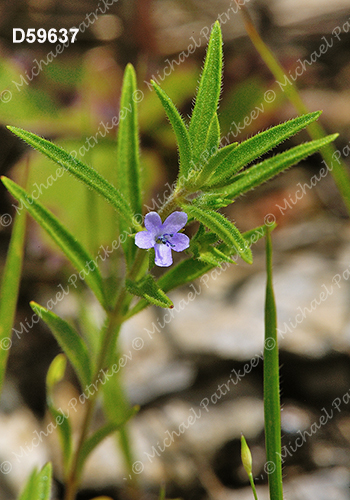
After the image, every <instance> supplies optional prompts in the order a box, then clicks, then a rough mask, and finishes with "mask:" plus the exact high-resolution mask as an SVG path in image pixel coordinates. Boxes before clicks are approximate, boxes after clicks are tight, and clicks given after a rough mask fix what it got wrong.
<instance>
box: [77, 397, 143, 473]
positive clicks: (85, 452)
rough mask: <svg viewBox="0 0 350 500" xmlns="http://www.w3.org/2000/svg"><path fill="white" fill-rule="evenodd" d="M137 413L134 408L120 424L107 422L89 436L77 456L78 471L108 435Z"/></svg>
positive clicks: (137, 408)
mask: <svg viewBox="0 0 350 500" xmlns="http://www.w3.org/2000/svg"><path fill="white" fill-rule="evenodd" d="M138 411H139V407H138V406H135V407H134V408H132V409H131V410H129V411H128V413H127V415H126V417H125V418H124V419H123V421H122V422H121V423H120V424H116V423H114V422H109V423H107V424H105V425H104V426H103V427H101V428H100V429H98V430H97V431H96V432H95V433H94V434H93V435H92V436H90V437H89V438H88V439H87V440H86V441H85V443H84V445H83V448H82V450H81V454H80V456H79V465H78V471H79V473H80V471H81V470H82V467H83V465H84V462H85V461H86V459H87V457H88V456H89V455H90V453H91V452H92V451H93V450H94V449H95V448H96V447H97V446H98V445H99V444H100V443H101V442H102V441H103V440H104V439H105V438H106V437H107V436H109V435H111V434H113V433H114V432H116V431H119V430H121V428H122V427H124V425H125V424H126V423H127V421H128V420H130V418H132V417H133V416H134V415H135V414H136V413H137V412H138Z"/></svg>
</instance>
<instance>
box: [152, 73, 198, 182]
mask: <svg viewBox="0 0 350 500" xmlns="http://www.w3.org/2000/svg"><path fill="white" fill-rule="evenodd" d="M151 83H152V85H153V87H154V90H155V91H156V93H157V96H158V97H159V100H160V102H161V103H162V105H163V108H164V110H165V112H166V114H167V117H168V119H169V121H170V123H171V126H172V127H173V130H174V132H175V136H176V140H177V144H178V148H179V157H180V170H179V179H180V183H181V184H182V183H183V182H184V180H186V179H187V178H188V175H189V171H190V164H191V163H190V162H191V155H192V154H191V142H190V137H189V134H188V131H187V128H186V125H185V123H184V121H183V119H182V118H181V116H180V113H179V112H178V110H177V109H176V107H175V105H174V104H173V102H172V100H171V99H170V97H169V96H168V95H167V94H166V93H165V92H164V90H162V89H161V88H160V87H159V85H157V84H156V83H155V82H154V81H153V80H151Z"/></svg>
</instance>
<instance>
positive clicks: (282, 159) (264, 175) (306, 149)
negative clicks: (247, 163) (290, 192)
mask: <svg viewBox="0 0 350 500" xmlns="http://www.w3.org/2000/svg"><path fill="white" fill-rule="evenodd" d="M337 137H338V134H333V135H328V136H326V137H324V138H322V139H317V140H316V141H311V142H307V143H305V144H300V145H299V146H296V147H294V148H291V149H289V150H288V151H285V152H284V153H280V154H278V155H276V156H274V157H272V158H269V159H267V160H264V161H263V162H261V163H258V164H257V165H254V166H253V167H251V168H249V169H248V170H246V171H245V172H242V173H240V174H238V175H237V176H236V177H235V178H234V179H235V182H233V183H232V184H231V185H230V186H227V187H226V188H225V194H226V196H228V197H230V198H232V199H234V198H237V196H239V195H241V194H243V193H246V192H247V191H250V190H251V189H253V188H255V187H256V186H259V185H260V184H262V183H263V182H266V181H267V180H269V179H271V178H272V177H274V176H275V175H277V174H279V173H280V172H282V171H283V170H285V169H286V168H289V167H291V166H292V165H295V164H296V163H298V162H299V161H300V160H303V159H304V158H306V157H307V156H309V155H311V154H313V153H315V152H316V151H318V150H319V149H320V148H321V147H322V146H324V145H325V144H328V143H330V142H332V141H334V140H335V139H336V138H337Z"/></svg>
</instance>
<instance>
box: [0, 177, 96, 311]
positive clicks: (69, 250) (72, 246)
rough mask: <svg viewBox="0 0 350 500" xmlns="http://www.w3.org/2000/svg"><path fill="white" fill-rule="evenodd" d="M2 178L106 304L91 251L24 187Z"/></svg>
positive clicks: (13, 194)
mask: <svg viewBox="0 0 350 500" xmlns="http://www.w3.org/2000/svg"><path fill="white" fill-rule="evenodd" d="M1 180H2V182H3V184H4V185H5V186H6V188H7V189H8V190H9V191H10V193H11V194H12V196H14V197H15V198H16V199H17V200H18V201H20V202H21V203H22V204H23V205H24V206H25V207H26V209H27V210H28V212H29V213H30V215H31V216H32V217H33V218H34V219H35V220H36V221H37V222H38V223H39V224H40V225H41V227H43V228H44V229H45V231H47V232H48V234H49V235H50V236H51V238H52V239H53V240H54V241H55V243H57V245H58V246H59V247H60V248H61V250H62V251H63V252H64V254H65V255H66V257H67V258H68V259H69V260H70V262H71V263H72V264H73V265H74V266H75V267H76V269H77V270H78V271H79V273H81V272H83V279H85V280H86V283H87V284H88V285H89V286H90V288H91V290H92V291H93V292H94V293H95V295H96V297H97V298H98V300H99V301H100V302H101V304H102V305H105V298H104V292H103V285H102V277H101V274H100V271H99V269H98V267H97V264H96V263H95V262H94V260H93V258H92V257H91V256H90V255H89V253H88V252H87V251H86V250H85V249H84V247H83V246H82V245H81V244H80V243H79V242H78V241H77V240H76V239H75V238H74V237H73V236H72V235H71V233H70V232H69V231H68V230H67V229H66V228H65V227H64V226H63V225H62V224H61V222H59V220H58V219H57V218H56V217H55V216H54V215H53V214H52V213H51V212H50V211H49V210H47V209H46V208H45V207H44V206H43V205H41V203H39V202H37V201H35V200H34V199H33V198H32V197H31V196H29V195H28V193H27V192H26V191H25V190H24V189H22V188H21V187H20V186H18V185H17V184H16V183H15V182H13V181H11V180H10V179H8V178H7V177H1ZM91 263H92V266H91V268H90V266H88V267H87V264H89V265H90V264H91Z"/></svg>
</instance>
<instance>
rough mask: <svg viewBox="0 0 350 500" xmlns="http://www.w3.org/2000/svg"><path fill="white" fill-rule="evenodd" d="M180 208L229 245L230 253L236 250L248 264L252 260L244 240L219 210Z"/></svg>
mask: <svg viewBox="0 0 350 500" xmlns="http://www.w3.org/2000/svg"><path fill="white" fill-rule="evenodd" d="M182 208H183V209H184V211H185V212H186V213H188V214H189V215H191V216H192V217H194V218H195V219H196V220H198V221H199V222H201V223H202V224H204V225H205V226H206V227H208V228H209V229H210V230H211V231H213V232H214V233H215V234H216V235H217V236H218V237H219V238H220V239H221V240H222V241H223V242H224V243H225V244H226V245H228V246H229V247H231V248H232V253H234V250H236V251H237V252H238V254H239V256H240V257H241V258H242V259H243V260H244V261H245V262H247V263H248V264H251V263H252V262H253V257H252V252H251V250H250V248H249V247H248V245H247V242H246V240H245V239H244V237H243V236H242V234H241V233H240V232H239V231H238V229H237V228H236V226H235V225H234V224H232V222H230V221H229V220H227V219H226V217H224V216H223V215H222V214H220V213H219V212H214V211H213V210H203V209H202V208H200V207H194V206H193V205H183V206H182Z"/></svg>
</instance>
